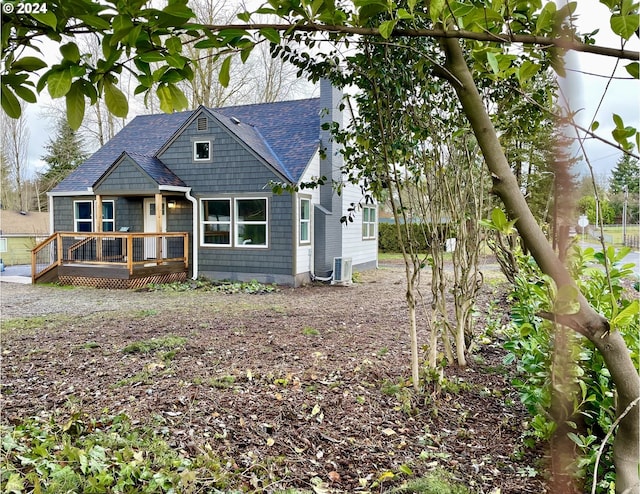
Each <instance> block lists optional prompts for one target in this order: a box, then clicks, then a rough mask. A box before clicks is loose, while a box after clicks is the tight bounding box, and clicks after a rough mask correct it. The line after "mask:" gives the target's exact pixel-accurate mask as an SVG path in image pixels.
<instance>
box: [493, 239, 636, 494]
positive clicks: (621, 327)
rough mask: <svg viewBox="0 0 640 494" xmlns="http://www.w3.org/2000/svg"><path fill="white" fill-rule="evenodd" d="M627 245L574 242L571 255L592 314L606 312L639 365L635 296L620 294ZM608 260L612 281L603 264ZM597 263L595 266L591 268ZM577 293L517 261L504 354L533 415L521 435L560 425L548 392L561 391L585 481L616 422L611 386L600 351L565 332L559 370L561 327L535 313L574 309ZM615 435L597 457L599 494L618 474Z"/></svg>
mask: <svg viewBox="0 0 640 494" xmlns="http://www.w3.org/2000/svg"><path fill="white" fill-rule="evenodd" d="M626 254H628V249H623V250H621V251H619V252H615V251H614V249H613V248H609V249H608V250H607V251H606V252H604V253H602V252H594V250H593V249H591V248H589V249H586V250H584V251H583V250H580V249H579V248H577V247H576V249H575V252H574V255H573V259H572V271H573V272H572V274H573V276H574V279H576V280H577V283H578V285H579V288H580V290H581V292H582V293H583V294H584V296H585V297H586V298H587V300H588V301H589V303H590V304H591V305H592V306H593V307H594V308H595V310H596V311H598V312H599V313H601V314H602V315H603V316H604V317H606V318H607V319H608V320H609V322H610V323H611V326H612V330H614V331H620V333H621V334H622V336H623V337H624V339H625V341H626V343H627V346H628V348H629V350H630V352H631V357H632V359H633V361H634V362H635V363H636V370H638V363H639V356H640V325H639V323H638V318H637V312H638V301H637V300H636V301H630V300H628V299H627V298H625V293H624V289H623V285H622V281H623V279H625V278H627V277H631V276H632V274H633V271H632V269H631V268H632V266H633V265H632V264H622V259H623V258H624V256H625V255H626ZM605 260H606V261H607V262H608V263H609V265H610V269H609V274H610V282H609V280H607V277H606V274H605V271H604V269H603V266H602V265H603V264H604V262H605ZM594 264H595V265H594ZM575 295H577V294H574V295H573V296H571V294H570V293H569V292H566V293H563V292H562V291H558V290H557V289H556V287H555V285H554V283H553V281H552V280H551V279H550V278H549V277H547V276H544V275H542V274H541V273H540V272H539V270H538V268H537V266H535V263H534V262H533V261H532V259H531V258H528V257H526V258H521V259H520V263H519V273H518V275H517V277H516V283H515V286H514V290H513V294H512V298H513V306H512V314H511V324H510V325H509V326H508V328H507V338H508V340H507V342H506V343H505V348H506V349H507V350H508V351H509V353H508V354H507V356H506V357H505V363H506V364H509V363H513V362H515V363H516V365H517V371H518V377H517V378H516V379H514V381H513V384H514V385H515V386H516V388H517V389H518V391H519V393H520V397H521V400H522V402H523V404H524V405H525V406H526V407H527V409H528V410H529V412H530V413H531V414H532V416H533V418H532V420H531V422H530V424H529V430H528V431H527V433H526V435H525V444H526V445H527V446H533V445H534V444H535V442H538V441H546V440H548V439H549V438H550V437H551V436H552V435H553V433H554V432H555V430H556V428H557V425H558V424H556V423H555V422H554V421H553V419H552V417H551V401H552V393H553V392H555V391H559V392H562V393H564V395H565V398H566V399H567V400H568V402H569V403H572V404H573V410H570V411H569V417H568V420H567V422H566V423H567V424H568V425H569V426H570V428H571V432H569V433H568V436H569V438H570V439H571V440H572V441H573V442H574V443H575V444H576V446H577V450H578V457H577V458H576V460H575V464H574V467H575V472H576V475H577V476H578V478H580V479H582V480H583V481H586V482H587V483H590V482H591V481H592V479H593V476H594V474H596V472H594V468H595V462H596V455H597V449H598V447H599V445H600V444H601V442H602V441H603V440H604V438H605V435H606V434H607V432H609V430H610V429H611V427H612V425H613V422H614V421H615V419H616V408H615V396H614V393H615V386H614V384H613V381H612V379H611V376H610V374H609V371H608V369H607V368H606V366H605V363H604V360H603V358H602V355H601V354H600V352H598V351H597V350H596V349H595V347H594V346H593V344H592V343H591V342H589V341H588V340H587V339H586V338H584V337H582V336H580V335H578V334H577V333H574V332H571V331H567V333H566V339H567V346H568V348H569V349H570V350H569V351H570V358H569V359H568V362H565V364H564V367H562V368H561V369H560V368H557V366H558V365H559V364H558V363H557V361H555V360H554V347H555V346H556V344H557V343H558V341H559V340H558V337H559V334H560V333H559V332H558V331H557V329H556V328H555V327H554V325H553V323H552V322H550V321H548V320H546V319H542V318H540V317H539V316H538V314H539V313H540V312H543V311H546V312H550V311H555V312H558V311H559V304H560V305H562V306H564V308H566V309H567V312H565V313H571V312H570V310H571V306H572V304H575V303H577V298H576V297H575ZM612 443H613V436H612V437H611V438H610V439H609V444H608V446H607V448H606V449H605V452H604V454H603V456H602V458H601V459H600V464H599V469H598V472H597V478H598V479H599V482H598V483H597V489H598V490H597V492H599V493H608V492H613V489H614V488H615V472H614V469H613V459H612V451H611V444H612Z"/></svg>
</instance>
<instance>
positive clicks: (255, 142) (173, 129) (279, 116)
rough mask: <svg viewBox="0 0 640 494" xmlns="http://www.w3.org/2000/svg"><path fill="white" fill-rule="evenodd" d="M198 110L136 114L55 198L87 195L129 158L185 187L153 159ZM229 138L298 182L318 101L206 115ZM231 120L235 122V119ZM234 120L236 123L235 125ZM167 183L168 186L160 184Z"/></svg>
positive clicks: (310, 150) (312, 144) (311, 146)
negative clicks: (78, 194)
mask: <svg viewBox="0 0 640 494" xmlns="http://www.w3.org/2000/svg"><path fill="white" fill-rule="evenodd" d="M200 111H201V110H200V109H197V110H193V111H187V112H180V113H172V114H156V115H139V116H137V117H135V118H134V119H133V120H132V121H131V122H130V123H129V124H127V125H126V126H125V127H124V128H123V129H122V130H121V131H120V132H119V133H118V134H117V135H116V136H114V137H113V138H112V139H111V140H110V141H109V142H107V143H106V144H105V145H104V146H102V147H101V148H100V149H99V150H98V151H96V152H95V153H94V154H93V155H92V156H91V157H90V158H88V159H87V160H86V161H85V162H83V163H82V164H81V165H80V166H79V167H78V168H77V169H76V170H74V171H73V172H72V173H70V174H69V176H68V177H67V178H65V179H64V180H63V181H62V182H60V183H59V184H58V185H57V186H56V187H55V188H54V189H53V191H52V193H53V194H58V193H59V194H62V195H64V194H65V193H75V192H86V191H87V190H89V189H90V188H91V187H93V186H94V184H95V183H96V181H98V180H99V179H100V178H101V177H102V176H103V175H104V174H105V173H106V172H107V171H108V169H109V168H110V167H111V166H112V165H113V164H114V163H115V162H116V161H117V160H118V159H119V158H120V157H121V155H122V153H125V152H126V153H127V154H128V155H129V156H130V157H131V158H132V159H134V161H136V163H138V164H139V165H140V166H141V167H142V168H143V169H144V170H145V171H146V172H147V173H149V175H150V176H151V177H152V178H154V180H156V181H157V182H158V183H159V184H161V185H178V182H180V185H182V186H184V183H183V182H182V181H181V180H180V179H179V178H178V177H177V176H176V175H175V174H173V172H171V171H170V170H169V169H168V168H167V167H166V166H165V165H164V163H162V161H161V160H159V159H158V158H157V157H156V156H157V154H158V153H159V152H160V150H161V149H163V147H164V146H165V145H166V144H167V143H168V142H169V141H170V140H171V139H172V138H173V137H174V136H176V135H177V134H178V132H179V131H180V130H181V129H182V128H183V126H184V125H185V124H186V123H187V122H188V121H189V120H190V119H191V118H192V117H193V116H195V114H196V113H199V112H200ZM209 111H210V112H211V113H212V115H214V116H215V117H216V118H217V120H218V121H219V122H220V123H221V124H222V125H224V127H225V128H227V129H228V130H229V131H230V132H231V133H233V134H234V135H235V136H236V137H237V138H238V139H240V140H241V141H242V142H243V143H244V144H245V145H246V146H248V147H249V148H250V149H252V150H253V151H254V152H255V153H256V154H257V155H258V156H259V157H260V158H262V159H263V160H264V161H265V162H267V163H268V164H269V165H270V166H272V167H273V168H275V169H276V170H277V171H279V172H280V173H281V174H282V175H283V176H284V177H287V178H289V179H290V180H291V181H292V182H294V183H295V182H297V181H299V179H300V178H301V177H302V174H303V173H304V170H305V168H306V166H307V164H308V163H309V161H310V160H311V158H312V157H313V155H314V154H315V152H316V151H317V149H318V147H319V141H320V100H319V98H314V99H304V100H292V101H283V102H276V103H261V104H254V105H243V106H233V107H226V108H217V109H212V110H209ZM233 119H235V120H233ZM236 121H240V124H237V123H236ZM162 181H167V182H162Z"/></svg>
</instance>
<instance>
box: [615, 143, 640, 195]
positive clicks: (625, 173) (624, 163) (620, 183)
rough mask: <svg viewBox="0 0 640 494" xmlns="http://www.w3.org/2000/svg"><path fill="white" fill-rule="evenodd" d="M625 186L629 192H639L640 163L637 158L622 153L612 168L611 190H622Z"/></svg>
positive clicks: (616, 192)
mask: <svg viewBox="0 0 640 494" xmlns="http://www.w3.org/2000/svg"><path fill="white" fill-rule="evenodd" d="M625 186H626V187H627V191H628V192H629V194H637V193H638V192H640V165H639V164H638V160H637V159H635V158H633V157H632V156H630V155H628V154H626V153H625V154H623V155H622V157H621V158H620V159H619V160H618V163H617V164H616V167H615V168H614V169H613V172H612V177H611V185H610V188H611V192H612V193H613V194H619V193H621V192H624V188H625Z"/></svg>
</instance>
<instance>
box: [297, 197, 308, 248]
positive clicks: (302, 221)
mask: <svg viewBox="0 0 640 494" xmlns="http://www.w3.org/2000/svg"><path fill="white" fill-rule="evenodd" d="M302 201H306V202H308V203H309V218H307V219H303V218H302V211H303V208H302ZM303 224H306V225H307V235H308V238H307V239H306V240H305V239H303V238H302V225H303ZM298 243H299V245H310V244H311V198H310V197H301V198H300V200H299V201H298Z"/></svg>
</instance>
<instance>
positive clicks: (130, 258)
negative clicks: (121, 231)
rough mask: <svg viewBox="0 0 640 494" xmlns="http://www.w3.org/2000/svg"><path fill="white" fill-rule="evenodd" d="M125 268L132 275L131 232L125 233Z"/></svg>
mask: <svg viewBox="0 0 640 494" xmlns="http://www.w3.org/2000/svg"><path fill="white" fill-rule="evenodd" d="M127 269H128V270H129V276H131V275H133V234H131V233H127Z"/></svg>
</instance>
